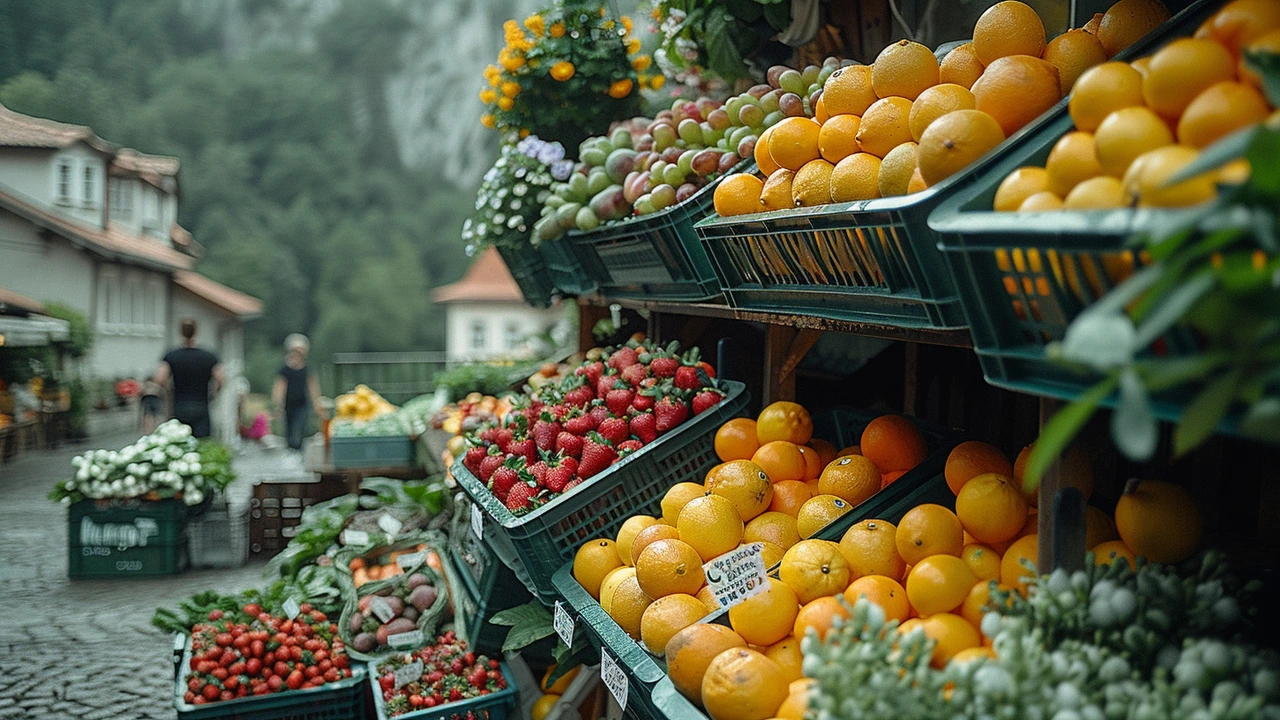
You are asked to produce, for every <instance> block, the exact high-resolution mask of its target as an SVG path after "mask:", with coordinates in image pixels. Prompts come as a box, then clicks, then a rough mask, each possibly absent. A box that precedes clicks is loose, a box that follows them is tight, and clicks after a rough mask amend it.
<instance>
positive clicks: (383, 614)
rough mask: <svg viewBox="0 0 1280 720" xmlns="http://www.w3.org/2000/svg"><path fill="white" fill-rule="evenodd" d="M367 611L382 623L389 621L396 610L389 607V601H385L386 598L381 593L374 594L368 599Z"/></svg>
mask: <svg viewBox="0 0 1280 720" xmlns="http://www.w3.org/2000/svg"><path fill="white" fill-rule="evenodd" d="M369 612H371V613H373V614H374V616H375V617H377V618H378V619H379V620H381V621H382V622H384V623H389V622H391V618H393V617H395V616H396V611H395V610H392V609H391V603H389V602H387V599H386V598H384V597H382V596H381V595H375V596H374V598H373V599H372V600H370V601H369Z"/></svg>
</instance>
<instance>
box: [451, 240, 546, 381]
mask: <svg viewBox="0 0 1280 720" xmlns="http://www.w3.org/2000/svg"><path fill="white" fill-rule="evenodd" d="M433 299H434V300H435V302H436V304H438V305H444V307H445V352H446V355H447V358H448V360H449V362H463V361H468V360H494V359H499V358H525V357H528V356H529V355H530V353H531V351H532V345H531V343H530V339H531V338H533V337H536V336H538V335H541V334H543V333H545V332H547V331H548V330H550V329H552V328H553V327H555V326H556V324H557V323H559V322H560V321H561V320H562V318H563V316H564V313H562V312H561V311H560V310H559V309H557V308H551V309H546V310H540V309H538V308H535V307H531V306H529V305H527V304H525V301H524V296H523V295H522V294H521V293H520V287H519V286H518V285H516V281H515V279H514V278H512V277H511V272H510V271H509V270H507V266H506V264H505V263H503V262H502V256H501V255H499V254H498V251H497V250H496V249H495V248H492V247H491V248H488V249H487V250H485V251H484V252H483V253H481V254H480V256H479V257H478V258H476V260H475V262H474V263H472V264H471V267H469V268H467V272H466V274H465V275H463V276H462V279H461V280H459V281H458V282H456V283H453V284H451V285H444V286H442V287H438V288H436V290H435V292H434V293H433Z"/></svg>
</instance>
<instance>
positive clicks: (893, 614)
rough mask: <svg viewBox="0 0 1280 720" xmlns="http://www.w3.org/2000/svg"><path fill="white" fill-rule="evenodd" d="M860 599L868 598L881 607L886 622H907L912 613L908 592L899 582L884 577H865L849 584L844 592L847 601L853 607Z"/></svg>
mask: <svg viewBox="0 0 1280 720" xmlns="http://www.w3.org/2000/svg"><path fill="white" fill-rule="evenodd" d="M858 598H866V599H867V600H869V601H871V602H873V603H875V604H876V605H879V606H880V609H881V610H884V617H885V619H886V620H897V621H898V622H905V621H906V619H907V618H908V617H909V616H910V613H911V605H910V603H909V602H908V601H907V591H906V590H905V589H903V587H902V585H900V584H898V581H897V580H894V579H893V578H890V577H885V576H884V575H864V576H863V577H860V578H858V579H857V580H854V581H853V582H851V583H849V587H848V588H845V591H844V599H845V601H846V602H848V603H849V605H850V606H853V604H854V603H856V602H858Z"/></svg>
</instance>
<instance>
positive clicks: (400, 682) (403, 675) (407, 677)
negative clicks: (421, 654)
mask: <svg viewBox="0 0 1280 720" xmlns="http://www.w3.org/2000/svg"><path fill="white" fill-rule="evenodd" d="M422 668H423V665H422V661H421V660H414V661H413V662H411V663H409V664H408V665H405V666H404V667H402V668H400V669H399V670H396V689H397V690H398V689H400V688H402V687H404V686H405V685H408V684H409V683H411V682H418V681H419V680H421V679H422Z"/></svg>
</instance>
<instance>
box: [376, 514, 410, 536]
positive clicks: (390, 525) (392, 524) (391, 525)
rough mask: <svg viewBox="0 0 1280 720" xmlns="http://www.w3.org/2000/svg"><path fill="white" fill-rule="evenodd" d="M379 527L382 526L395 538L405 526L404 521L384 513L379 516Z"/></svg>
mask: <svg viewBox="0 0 1280 720" xmlns="http://www.w3.org/2000/svg"><path fill="white" fill-rule="evenodd" d="M378 527H380V528H382V530H383V532H385V533H386V534H388V535H390V536H391V537H393V538H394V537H395V536H397V535H399V534H400V528H402V527H404V523H402V522H400V521H399V520H397V519H395V518H394V517H392V516H391V515H389V514H387V513H382V514H381V515H379V516H378Z"/></svg>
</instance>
